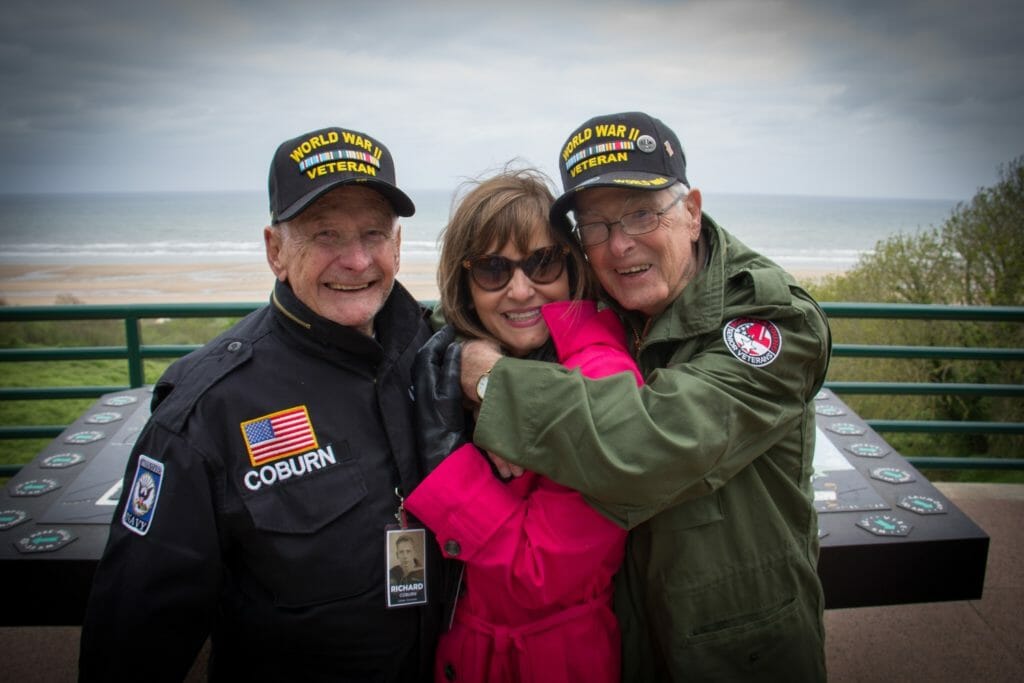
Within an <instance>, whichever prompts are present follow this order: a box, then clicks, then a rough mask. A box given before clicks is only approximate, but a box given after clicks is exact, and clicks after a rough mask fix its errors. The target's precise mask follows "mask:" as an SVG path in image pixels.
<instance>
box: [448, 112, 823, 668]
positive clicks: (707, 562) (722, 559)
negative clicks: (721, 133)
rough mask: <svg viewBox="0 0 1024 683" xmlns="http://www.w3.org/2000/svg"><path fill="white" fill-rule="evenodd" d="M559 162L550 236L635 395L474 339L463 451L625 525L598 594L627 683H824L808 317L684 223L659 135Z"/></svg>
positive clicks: (819, 356)
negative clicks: (597, 293)
mask: <svg viewBox="0 0 1024 683" xmlns="http://www.w3.org/2000/svg"><path fill="white" fill-rule="evenodd" d="M559 166H560V169H561V176H562V183H563V186H564V188H565V193H564V194H563V195H562V196H561V197H560V198H559V199H558V201H557V202H556V203H555V205H554V206H553V208H552V211H551V218H552V221H553V222H555V223H556V224H560V225H564V226H565V229H566V230H569V229H571V230H572V232H573V233H574V234H575V236H576V238H577V239H579V240H580V243H581V244H582V246H583V248H584V249H585V250H586V253H587V257H588V259H589V260H590V263H591V265H592V266H593V269H594V272H595V273H596V275H597V278H598V279H599V281H600V283H601V285H602V286H603V288H604V291H605V292H606V294H607V295H608V297H609V304H610V305H612V306H613V307H615V308H616V309H617V310H619V312H620V314H621V315H622V317H623V319H624V320H625V321H626V323H627V329H628V330H629V334H630V335H631V341H632V344H633V348H634V350H635V354H636V357H637V359H638V361H639V363H640V367H641V369H642V371H643V373H644V375H645V377H646V379H647V384H646V385H645V386H642V387H637V386H636V383H635V382H634V381H633V379H632V378H631V377H629V376H627V375H621V376H613V377H609V378H605V379H587V378H585V377H583V376H582V375H581V374H580V373H579V372H575V371H572V370H568V369H565V368H562V367H559V366H557V365H554V364H549V363H541V362H536V361H529V360H517V359H513V358H505V357H503V356H501V355H500V353H499V351H498V349H496V348H495V347H493V346H490V345H488V344H487V343H485V342H472V343H470V344H468V345H466V346H465V347H464V348H463V353H462V375H461V379H462V386H463V391H464V393H465V394H466V395H467V396H469V397H476V398H477V399H478V400H479V401H480V403H481V405H480V414H479V419H478V421H477V423H476V431H475V433H474V441H475V442H476V443H477V444H478V445H479V446H481V447H482V448H485V449H487V450H488V451H490V452H491V453H493V454H495V455H496V456H501V457H503V458H504V459H506V460H507V463H511V465H510V464H507V463H501V462H500V461H499V469H503V470H506V471H507V470H509V469H513V468H516V467H523V468H527V469H530V470H534V471H537V472H540V473H542V474H544V475H547V476H549V477H551V478H552V479H554V480H556V481H558V482H560V483H562V484H565V485H567V486H570V487H572V488H575V489H578V490H579V491H581V492H583V493H584V494H585V495H586V496H587V498H588V499H589V500H590V501H591V503H592V504H593V505H594V506H595V507H596V508H597V509H598V510H600V511H601V512H602V513H604V514H605V515H607V516H608V517H609V518H611V519H613V520H615V521H616V522H618V523H619V524H621V525H622V526H624V527H626V528H629V529H631V533H630V536H629V545H628V551H627V556H626V562H625V564H624V566H623V568H622V571H621V572H620V574H619V576H618V579H617V583H616V593H615V601H616V611H617V613H618V616H619V619H620V621H621V623H622V629H623V648H624V651H623V667H624V671H623V677H624V679H625V680H627V681H661V680H666V681H667V680H685V681H706V680H724V681H738V680H749V681H776V680H778V681H819V680H824V679H825V677H826V674H825V655H824V627H823V621H822V610H823V602H824V599H823V595H822V590H821V585H820V582H819V580H818V576H817V573H816V569H815V567H816V563H817V555H818V525H817V518H816V514H815V510H814V507H813V504H812V499H813V496H812V489H811V484H810V476H811V473H812V458H813V452H814V434H815V422H814V406H813V401H814V397H815V394H816V393H817V392H818V390H819V388H820V387H821V384H822V382H823V380H824V377H825V371H826V369H827V367H828V361H829V354H830V349H831V336H830V332H829V328H828V322H827V320H826V318H825V315H824V314H823V313H822V311H821V309H820V308H819V306H818V305H817V304H816V303H815V301H814V300H813V299H812V298H811V297H810V296H809V295H808V294H807V292H805V291H804V290H803V289H801V288H800V287H799V286H798V285H797V284H796V282H795V281H794V280H793V278H792V277H791V276H790V275H789V274H788V273H786V272H785V271H783V270H782V269H781V268H780V267H779V266H778V265H776V264H775V263H773V262H772V261H770V260H769V259H767V258H765V257H764V256H761V255H760V254H757V253H756V252H754V251H752V250H751V249H749V248H747V247H746V246H745V245H743V244H742V243H741V242H740V241H738V240H737V239H736V238H735V237H733V236H732V235H730V234H729V233H728V232H726V231H725V230H723V229H722V228H720V227H719V226H718V225H717V224H716V223H715V222H714V221H713V220H711V218H710V217H708V216H707V215H705V214H704V213H703V212H702V211H701V194H700V191H699V190H698V189H696V188H691V187H690V186H689V183H688V182H687V179H686V161H685V157H684V154H683V149H682V146H681V145H680V143H679V140H678V138H677V137H676V135H675V134H674V133H673V132H672V131H671V130H670V129H669V128H668V127H666V126H665V125H664V124H663V123H662V122H661V121H659V120H658V119H655V118H652V117H651V116H648V115H646V114H644V113H640V112H626V113H619V114H609V115H605V116H598V117H595V118H593V119H590V120H589V121H587V122H586V123H584V124H583V125H582V126H580V127H579V128H577V129H576V130H575V131H574V132H573V133H572V134H571V135H570V136H569V138H568V140H567V141H566V143H565V145H564V147H563V148H562V152H561V154H560V156H559ZM569 211H572V212H573V214H574V216H575V226H574V227H572V228H570V224H569V221H568V220H567V217H566V216H567V213H568V212H569Z"/></svg>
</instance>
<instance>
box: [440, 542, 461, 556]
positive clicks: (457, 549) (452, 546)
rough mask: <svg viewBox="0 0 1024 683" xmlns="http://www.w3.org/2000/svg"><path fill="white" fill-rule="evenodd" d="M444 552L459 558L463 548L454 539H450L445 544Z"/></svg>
mask: <svg viewBox="0 0 1024 683" xmlns="http://www.w3.org/2000/svg"><path fill="white" fill-rule="evenodd" d="M444 551H445V552H446V553H447V554H449V555H451V556H452V557H458V556H459V553H461V552H462V546H461V545H459V542H458V541H456V540H454V539H448V540H447V541H445V542H444Z"/></svg>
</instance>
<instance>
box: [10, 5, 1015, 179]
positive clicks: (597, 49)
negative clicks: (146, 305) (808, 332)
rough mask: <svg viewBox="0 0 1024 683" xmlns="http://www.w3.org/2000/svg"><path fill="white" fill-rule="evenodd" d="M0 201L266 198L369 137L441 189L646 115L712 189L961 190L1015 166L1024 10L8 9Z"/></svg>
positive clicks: (543, 158) (550, 164)
mask: <svg viewBox="0 0 1024 683" xmlns="http://www.w3.org/2000/svg"><path fill="white" fill-rule="evenodd" d="M15 4H16V5H20V6H19V7H16V8H12V9H8V11H7V12H5V13H4V14H3V16H2V17H0V88H2V91H3V92H4V93H5V96H4V97H3V98H2V102H0V179H2V188H3V190H4V191H39V190H67V191H78V190H86V191H88V190H119V189H125V190H137V189H140V190H141V189H146V190H159V189H169V190H177V189H259V188H261V187H262V186H263V183H264V182H265V180H264V179H265V173H266V166H267V164H268V162H269V158H270V155H271V153H272V151H273V149H274V147H275V146H276V145H277V143H278V142H279V141H280V140H283V139H285V138H288V137H292V136H293V135H296V134H298V133H300V132H302V131H305V130H311V129H313V128H316V127H319V126H321V125H324V124H328V123H340V124H342V125H346V126H351V127H353V128H356V129H361V130H365V131H368V132H372V133H373V134H375V135H377V136H378V137H380V138H382V139H383V140H384V141H385V142H386V143H387V144H388V145H389V147H391V148H392V151H393V152H394V153H395V155H396V157H397V159H398V164H399V175H400V180H401V181H402V182H403V183H406V184H408V185H410V186H412V187H422V188H428V187H436V188H443V189H448V188H451V187H453V186H454V185H455V184H456V183H457V182H458V180H459V179H461V178H463V177H466V176H472V175H476V174H478V173H480V172H481V171H483V170H484V169H487V168H492V167H495V166H497V165H499V164H501V163H502V162H504V161H506V160H508V159H509V158H512V157H516V156H518V157H522V158H524V159H526V160H527V161H529V162H531V163H534V164H536V165H539V166H541V167H542V168H543V169H544V170H546V171H547V172H548V173H549V174H551V175H552V176H556V175H557V171H556V169H555V167H554V158H555V155H556V150H557V149H558V147H559V146H560V144H561V142H562V139H563V138H564V136H565V135H566V133H568V132H569V130H571V129H572V128H573V127H574V126H576V125H577V124H578V123H579V122H581V121H583V120H584V119H586V118H589V117H590V116H592V115H595V114H598V113H602V112H613V111H621V110H624V109H645V110H647V111H650V112H651V113H653V114H655V115H657V116H659V117H660V118H662V119H663V120H665V121H666V122H667V123H668V124H669V125H671V126H672V127H673V128H675V129H676V130H677V131H678V132H679V134H680V136H681V137H682V139H683V142H684V145H685V146H686V149H687V156H688V159H689V160H690V164H691V169H692V171H691V178H693V179H695V181H697V182H699V184H701V185H702V186H703V187H704V188H705V191H709V190H717V191H722V192H733V191H738V192H773V193H791V194H839V195H879V196H925V197H928V196H932V197H944V198H958V199H959V198H964V199H965V198H968V197H969V196H970V195H972V194H973V192H974V191H975V190H976V189H977V187H979V186H981V185H984V184H989V183H991V182H992V181H993V180H994V179H995V178H996V177H997V171H998V166H999V165H1000V164H1003V163H1005V162H1007V161H1009V160H1010V159H1012V158H1013V157H1014V156H1016V155H1019V154H1021V153H1024V124H1022V123H1021V122H1022V121H1024V77H1022V76H1021V69H1020V66H1021V64H1022V63H1024V62H1022V56H1024V55H1022V51H1024V48H1022V46H1021V41H1020V40H1019V38H1018V36H1016V35H1014V33H1015V27H1016V26H1019V23H1020V20H1021V19H1022V18H1024V16H1022V15H1024V10H1022V9H1021V8H1020V7H1018V6H1017V4H1019V3H1016V4H1015V3H1010V2H1002V1H1001V0H988V1H985V2H967V0H963V1H960V2H933V1H928V2H925V1H923V0H922V1H913V2H900V3H864V2H860V3H852V2H850V3H847V2H837V3H819V2H810V1H796V0H776V1H774V2H757V1H755V0H733V1H731V2H707V1H698V2H687V3H673V2H650V1H648V2H637V3H631V5H630V6H629V7H628V9H626V8H624V7H623V6H622V5H621V3H612V2H604V1H594V2H582V1H580V2H572V3H568V4H566V3H552V2H543V3H542V2H534V1H532V0H531V1H529V2H525V3H519V4H517V5H516V7H515V8H509V9H506V10H503V11H497V10H495V9H493V8H491V7H489V6H487V7H481V6H480V4H479V3H470V2H454V1H453V2H434V3H425V2H423V3H420V2H405V3H403V2H397V1H394V0H390V1H384V2H378V3H374V4H373V5H372V7H364V6H362V5H363V4H365V3H359V4H356V3H352V4H349V3H338V2H327V1H322V2H295V3H289V4H287V5H285V4H283V3H279V2H269V1H259V2H244V3H243V2H241V1H240V0H239V1H237V2H205V3H204V2H150V3H138V2H93V3H89V7H88V8H87V7H85V6H84V4H80V3H73V2H69V1H68V0H55V1H54V2H48V3H38V2H36V3H28V2H21V1H19V2H16V3H15Z"/></svg>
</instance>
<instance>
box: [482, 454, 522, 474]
mask: <svg viewBox="0 0 1024 683" xmlns="http://www.w3.org/2000/svg"><path fill="white" fill-rule="evenodd" d="M484 453H485V454H486V455H487V458H488V459H489V460H490V461H491V469H492V470H493V471H494V474H495V475H497V477H498V478H499V479H501V480H503V481H508V480H509V479H513V478H515V477H521V476H523V472H525V471H526V470H524V469H523V466H522V465H516V464H515V463H511V462H509V461H508V460H506V459H505V458H503V457H501V456H500V455H496V454H495V453H491V452H490V451H484Z"/></svg>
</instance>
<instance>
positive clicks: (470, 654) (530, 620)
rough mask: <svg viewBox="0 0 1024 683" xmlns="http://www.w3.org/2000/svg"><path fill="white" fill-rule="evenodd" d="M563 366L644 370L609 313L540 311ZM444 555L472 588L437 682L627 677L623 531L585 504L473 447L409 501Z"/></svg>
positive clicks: (445, 641)
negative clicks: (615, 581)
mask: <svg viewBox="0 0 1024 683" xmlns="http://www.w3.org/2000/svg"><path fill="white" fill-rule="evenodd" d="M543 315H544V318H545V320H546V321H547V323H548V327H549V328H550V330H551V336H552V339H553V340H554V343H555V348H556V350H557V351H558V358H559V360H560V361H561V362H562V363H563V364H564V365H565V366H566V367H568V368H579V369H580V371H581V372H582V373H583V374H584V375H585V376H587V377H605V376H607V375H611V374H614V373H617V372H632V373H633V374H634V375H635V376H636V379H637V383H638V384H639V383H641V382H642V379H641V377H640V374H639V371H638V370H637V367H636V365H635V363H634V362H633V359H632V358H631V357H630V355H629V353H628V351H627V350H626V340H625V333H624V331H623V328H622V326H621V324H620V323H619V320H618V318H616V316H615V314H614V313H613V312H612V311H611V310H607V309H606V310H604V311H601V312H598V311H597V308H596V306H595V304H594V303H593V302H577V303H576V304H575V305H573V304H572V303H571V302H557V303H553V304H548V305H547V306H544V308H543ZM405 505H406V507H407V508H408V509H409V510H410V511H411V512H412V513H413V514H414V515H416V516H417V517H418V518H419V519H420V520H422V521H423V522H424V523H425V524H426V525H427V526H429V527H430V528H431V529H432V530H433V531H434V533H435V534H436V535H437V541H438V543H439V544H440V546H441V549H442V552H444V554H445V556H446V557H451V558H456V559H458V560H461V561H463V562H464V563H465V574H464V578H463V582H464V587H465V592H464V594H463V595H462V596H461V597H460V598H459V602H458V605H457V607H456V611H455V618H454V621H453V625H452V628H451V630H450V631H448V632H447V633H445V634H443V635H442V636H441V641H440V644H439V646H438V653H437V661H436V663H435V667H434V672H435V679H436V680H437V681H469V682H476V681H487V682H489V683H491V682H497V681H509V682H512V681H515V682H522V683H539V682H543V683H549V682H551V683H554V682H556V681H590V682H608V683H613V682H615V681H618V680H619V668H620V667H619V663H620V643H619V627H618V622H617V621H616V619H615V615H614V613H613V612H612V606H611V597H612V577H613V575H614V574H615V572H616V571H617V570H618V568H619V565H620V564H621V562H622V557H623V551H624V547H625V540H626V532H625V530H623V529H622V528H620V527H618V526H616V525H615V524H613V523H612V522H610V521H609V520H607V519H606V518H604V517H602V516H601V515H600V514H599V513H597V512H596V511H595V510H594V509H593V508H591V507H590V506H589V505H587V503H586V502H585V501H584V499H583V497H582V496H581V495H580V494H579V493H577V492H575V491H573V490H571V489H568V488H565V487H564V486H561V485H559V484H556V483H555V482H553V481H551V480H549V479H547V478H545V477H542V476H540V475H538V474H535V473H533V472H527V473H525V474H524V475H523V476H522V477H519V478H518V479H514V480H512V481H511V482H509V483H502V482H501V481H499V480H498V479H497V478H496V477H495V476H494V475H493V474H492V472H491V468H490V464H489V463H488V461H487V460H486V458H485V456H484V455H483V454H482V453H481V452H480V451H478V450H477V449H476V447H474V446H473V445H472V444H467V445H465V446H462V447H461V448H459V449H458V450H456V451H455V452H454V453H452V454H451V455H449V456H448V457H447V458H445V460H444V461H443V462H442V463H441V465H440V466H438V467H437V469H435V470H434V471H433V472H432V473H431V474H430V476H428V477H427V478H426V479H425V480H423V482H422V483H421V484H420V485H419V486H418V487H417V488H416V490H415V491H413V493H412V494H411V495H410V496H409V497H408V498H407V499H406V501H405Z"/></svg>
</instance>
